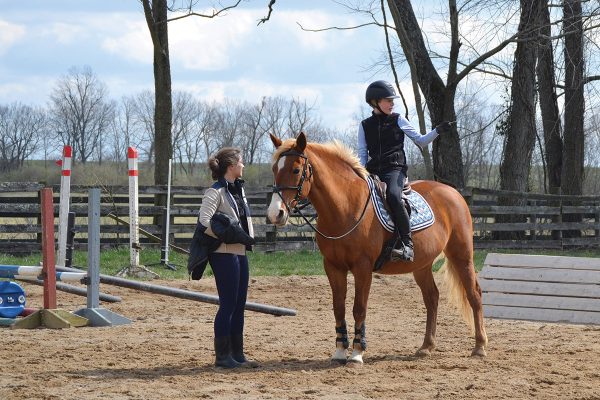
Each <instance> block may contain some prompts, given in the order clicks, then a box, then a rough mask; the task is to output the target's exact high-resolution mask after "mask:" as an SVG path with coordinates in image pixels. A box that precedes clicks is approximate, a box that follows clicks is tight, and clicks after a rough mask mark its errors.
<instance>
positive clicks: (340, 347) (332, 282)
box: [323, 259, 348, 364]
mask: <svg viewBox="0 0 600 400" xmlns="http://www.w3.org/2000/svg"><path fill="white" fill-rule="evenodd" d="M323 263H324V265H325V272H326V273H327V278H328V279H329V286H331V293H332V296H333V315H334V316H335V334H336V335H335V336H336V338H335V353H333V356H332V357H331V361H332V362H336V363H340V364H345V363H346V358H347V355H346V350H347V349H348V329H347V327H346V320H345V318H346V292H347V287H348V272H347V271H342V270H340V269H338V268H336V267H335V266H334V265H333V264H332V263H330V262H328V261H327V260H326V259H324V260H323Z"/></svg>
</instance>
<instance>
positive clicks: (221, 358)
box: [215, 336, 241, 369]
mask: <svg viewBox="0 0 600 400" xmlns="http://www.w3.org/2000/svg"><path fill="white" fill-rule="evenodd" d="M240 365H241V364H240V363H239V362H237V361H235V360H234V359H233V357H231V343H230V341H229V336H221V337H215V367H219V368H228V369H230V368H237V367H239V366H240Z"/></svg>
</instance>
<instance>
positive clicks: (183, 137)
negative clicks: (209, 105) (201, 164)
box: [172, 92, 199, 168]
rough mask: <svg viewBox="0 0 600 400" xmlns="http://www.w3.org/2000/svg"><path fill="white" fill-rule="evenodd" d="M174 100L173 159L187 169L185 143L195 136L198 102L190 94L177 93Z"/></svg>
mask: <svg viewBox="0 0 600 400" xmlns="http://www.w3.org/2000/svg"><path fill="white" fill-rule="evenodd" d="M173 99H174V104H173V133H172V136H173V158H174V159H175V160H176V161H177V162H178V163H179V166H180V167H181V168H185V164H184V163H185V162H187V160H186V156H187V155H186V151H185V143H186V142H188V139H187V138H188V137H189V136H190V135H192V134H193V132H192V130H193V129H194V122H195V121H196V120H197V114H198V112H199V108H198V102H197V101H196V100H195V99H194V98H193V97H192V95H191V94H190V93H189V92H175V94H174V96H173Z"/></svg>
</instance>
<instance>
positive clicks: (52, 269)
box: [11, 188, 88, 329]
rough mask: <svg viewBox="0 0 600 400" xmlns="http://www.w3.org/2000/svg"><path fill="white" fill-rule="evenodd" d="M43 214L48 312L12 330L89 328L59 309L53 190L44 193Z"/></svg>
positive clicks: (43, 261) (43, 245)
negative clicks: (57, 301) (57, 305)
mask: <svg viewBox="0 0 600 400" xmlns="http://www.w3.org/2000/svg"><path fill="white" fill-rule="evenodd" d="M40 197H41V200H42V201H41V214H42V276H43V277H44V308H43V309H41V310H38V311H36V312H35V313H33V314H31V315H28V316H27V317H25V318H23V319H21V320H19V321H17V322H15V323H14V324H13V325H12V326H11V328H12V329H19V328H26V329H32V328H37V327H46V328H53V329H62V328H70V327H72V326H85V325H87V323H88V320H87V319H85V318H82V317H80V316H78V315H74V314H71V313H70V312H68V311H64V310H58V309H57V308H56V262H55V255H54V206H53V204H52V189H51V188H43V189H42V190H41V191H40Z"/></svg>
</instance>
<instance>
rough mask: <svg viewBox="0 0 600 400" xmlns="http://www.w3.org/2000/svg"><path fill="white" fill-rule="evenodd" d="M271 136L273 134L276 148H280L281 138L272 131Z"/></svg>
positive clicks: (272, 139) (272, 138) (272, 140)
mask: <svg viewBox="0 0 600 400" xmlns="http://www.w3.org/2000/svg"><path fill="white" fill-rule="evenodd" d="M269 136H271V142H273V146H275V148H276V149H278V148H279V146H281V139H279V138H278V137H277V136H275V135H273V134H272V133H269Z"/></svg>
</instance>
